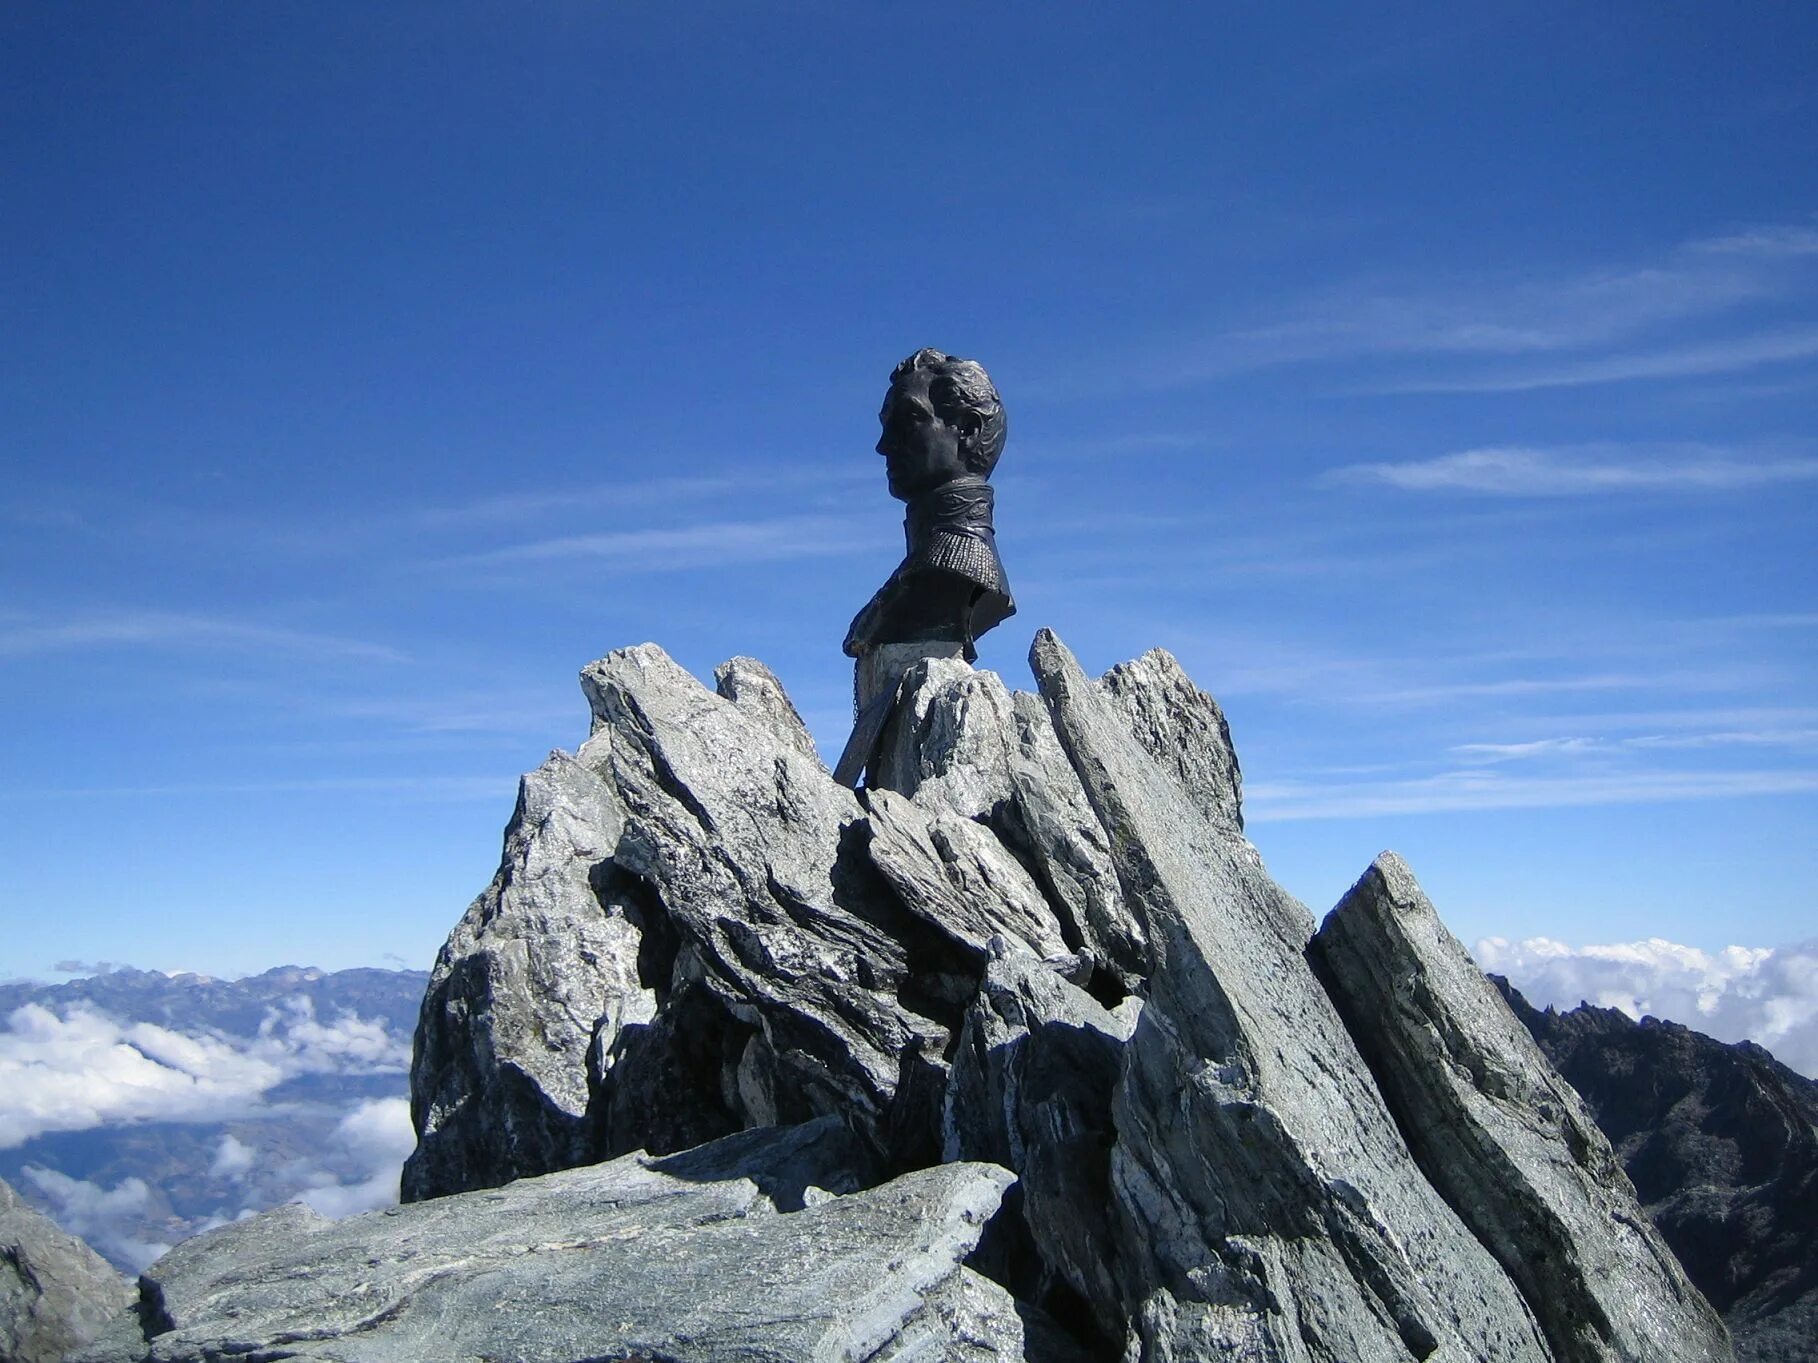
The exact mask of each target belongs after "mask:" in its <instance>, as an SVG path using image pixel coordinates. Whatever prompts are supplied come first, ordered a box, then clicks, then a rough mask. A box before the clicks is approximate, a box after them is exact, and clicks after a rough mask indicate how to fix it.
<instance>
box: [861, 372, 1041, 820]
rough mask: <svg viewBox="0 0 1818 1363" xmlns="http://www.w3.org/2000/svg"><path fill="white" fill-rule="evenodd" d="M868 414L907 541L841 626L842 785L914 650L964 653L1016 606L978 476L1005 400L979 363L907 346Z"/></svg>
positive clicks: (999, 435) (926, 654)
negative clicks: (872, 415) (850, 697)
mask: <svg viewBox="0 0 1818 1363" xmlns="http://www.w3.org/2000/svg"><path fill="white" fill-rule="evenodd" d="M878 421H879V422H880V423H881V424H882V426H883V428H884V429H883V434H882V435H881V436H880V437H879V438H878V442H877V452H878V453H879V454H881V455H883V456H884V461H885V469H886V472H887V474H888V477H889V483H890V495H891V496H892V497H895V498H897V499H898V500H899V501H902V502H906V503H907V504H908V515H906V516H905V517H904V519H903V534H904V539H905V540H906V541H907V552H906V553H905V555H904V557H903V561H902V562H901V563H900V564H898V565H897V569H896V571H895V572H893V573H892V574H890V579H889V581H887V582H885V583H884V585H883V586H882V587H880V588H878V590H877V594H876V595H875V596H873V597H872V598H871V600H870V601H869V602H867V603H866V605H865V608H864V609H863V610H861V611H860V612H859V613H858V616H857V617H856V618H855V619H854V620H853V622H852V628H851V629H849V630H848V631H847V632H846V644H845V649H846V653H847V655H848V656H849V657H852V658H855V659H857V660H858V664H857V678H856V683H855V697H854V699H855V705H854V708H855V710H856V711H857V724H856V726H855V727H854V730H853V734H852V740H851V742H849V743H848V744H847V745H846V752H845V755H844V756H842V757H841V759H840V763H839V767H838V768H837V770H836V772H835V775H836V776H838V777H839V778H840V779H841V780H842V781H844V782H845V783H846V784H847V785H856V784H857V782H858V780H859V777H860V776H861V775H862V774H863V771H864V767H865V764H866V763H868V762H869V761H870V759H871V754H872V751H873V750H874V749H875V747H876V744H877V740H878V737H879V735H880V734H881V733H882V732H883V727H884V723H885V721H886V720H888V718H889V712H890V709H891V706H892V705H893V703H894V701H895V696H896V686H897V683H898V682H899V681H900V680H901V678H902V675H903V672H904V670H905V669H906V668H907V667H908V666H909V665H910V664H911V663H913V662H914V661H916V660H917V659H920V658H931V657H963V658H965V659H966V661H967V662H971V661H973V660H974V659H976V658H977V657H978V650H977V649H976V648H975V647H974V641H975V640H977V638H978V637H979V635H981V634H983V633H984V632H985V631H986V630H988V629H990V628H992V627H993V626H994V625H997V624H998V623H1000V622H1001V621H1003V620H1005V619H1007V618H1009V617H1010V616H1011V615H1013V614H1015V613H1016V603H1015V602H1014V601H1013V600H1012V599H1011V597H1010V584H1009V581H1008V580H1007V579H1006V578H1005V576H1004V565H1003V563H1002V562H1001V561H1000V560H999V559H998V556H997V534H996V531H995V530H994V528H993V526H992V520H991V515H992V504H993V496H994V494H993V492H992V489H991V486H990V484H989V482H988V481H987V480H988V479H989V478H990V477H991V471H992V470H993V469H994V468H996V467H997V460H998V456H999V455H1001V454H1002V453H1003V450H1004V432H1005V426H1004V404H1003V402H1002V400H1001V399H1000V398H999V397H998V394H997V389H996V387H995V386H993V384H992V382H991V376H990V375H989V374H987V373H986V372H985V369H984V366H983V365H981V364H979V363H978V361H976V360H962V359H959V358H957V357H956V356H952V355H947V354H944V353H942V352H941V351H938V350H930V349H923V350H918V351H916V352H915V354H913V355H911V356H910V357H909V358H908V359H906V360H904V361H903V362H902V363H901V364H899V365H897V367H896V368H895V369H894V370H893V371H892V372H891V375H890V390H889V392H888V393H886V394H885V395H884V405H883V409H882V410H881V411H880V412H879V413H878Z"/></svg>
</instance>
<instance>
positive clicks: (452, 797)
mask: <svg viewBox="0 0 1818 1363" xmlns="http://www.w3.org/2000/svg"><path fill="white" fill-rule="evenodd" d="M513 784H514V781H513V779H512V778H509V777H506V776H503V775H500V776H323V777H297V778H278V779H272V780H253V781H233V780H226V781H168V782H151V783H146V784H143V785H115V786H40V787H28V788H19V789H13V790H5V789H0V800H93V799H107V798H113V797H122V796H124V797H128V798H138V797H146V796H154V797H155V796H214V795H317V794H322V795H383V796H386V797H388V798H395V799H407V800H417V801H422V802H427V803H442V802H447V801H463V800H497V799H500V798H501V797H504V796H508V795H509V794H510V792H511V789H512V786H513Z"/></svg>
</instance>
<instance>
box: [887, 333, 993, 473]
mask: <svg viewBox="0 0 1818 1363" xmlns="http://www.w3.org/2000/svg"><path fill="white" fill-rule="evenodd" d="M916 370H924V371H926V372H928V373H929V374H931V375H933V377H932V378H931V379H930V380H929V382H928V399H929V401H930V402H932V403H933V404H934V411H935V415H937V416H938V417H940V419H941V420H942V421H946V422H949V423H952V422H956V421H957V420H958V418H959V415H960V413H962V412H972V413H974V414H975V415H977V417H978V419H979V440H978V447H977V448H976V449H974V450H972V451H969V452H968V453H967V455H966V466H967V467H968V468H970V469H971V470H972V471H973V472H974V473H977V474H983V475H987V476H988V475H989V474H990V472H991V470H992V469H994V468H996V467H997V458H998V456H999V455H1000V454H1002V453H1003V452H1004V436H1005V433H1006V432H1005V426H1004V403H1003V399H1001V398H999V397H998V395H997V388H996V386H995V385H994V384H993V383H992V382H991V376H990V375H989V374H987V373H986V372H985V366H984V365H982V364H980V363H979V362H978V361H977V360H962V359H960V358H959V357H958V356H957V355H949V354H947V353H946V352H945V351H940V350H934V349H931V348H928V347H924V348H923V349H921V350H918V351H916V352H915V354H913V355H911V356H910V357H909V358H908V359H906V360H904V361H903V362H902V363H901V364H899V365H898V366H897V367H896V368H895V369H893V370H891V371H890V382H891V383H892V384H894V383H895V382H896V381H897V380H898V379H900V378H902V377H903V375H905V374H908V373H911V372H914V371H916Z"/></svg>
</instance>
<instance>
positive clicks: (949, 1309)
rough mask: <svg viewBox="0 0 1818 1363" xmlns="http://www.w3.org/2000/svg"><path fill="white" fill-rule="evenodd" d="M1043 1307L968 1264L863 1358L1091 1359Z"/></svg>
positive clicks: (883, 1361)
mask: <svg viewBox="0 0 1818 1363" xmlns="http://www.w3.org/2000/svg"><path fill="white" fill-rule="evenodd" d="M1091 1358H1092V1355H1090V1354H1088V1353H1087V1352H1086V1351H1085V1350H1084V1349H1082V1348H1081V1347H1080V1346H1079V1344H1078V1343H1076V1342H1075V1341H1074V1339H1073V1338H1072V1336H1070V1335H1068V1334H1067V1333H1066V1332H1065V1331H1064V1330H1062V1329H1061V1328H1060V1327H1059V1326H1058V1325H1056V1324H1055V1323H1054V1321H1053V1320H1051V1319H1050V1318H1049V1317H1048V1316H1047V1315H1046V1314H1045V1313H1044V1312H1042V1311H1040V1310H1039V1309H1037V1308H1034V1307H1031V1306H1029V1305H1028V1304H1027V1303H1026V1302H1019V1301H1017V1300H1016V1299H1015V1298H1014V1297H1012V1296H1011V1295H1010V1294H1009V1293H1008V1292H1006V1291H1005V1290H1004V1289H1003V1288H1001V1287H999V1286H998V1285H997V1284H996V1283H994V1282H992V1281H991V1280H990V1279H989V1278H987V1277H985V1276H984V1275H983V1274H980V1273H975V1272H973V1271H972V1270H971V1269H969V1268H961V1269H960V1270H959V1272H957V1273H955V1274H953V1275H952V1276H951V1277H950V1278H948V1279H946V1281H944V1282H943V1283H941V1284H940V1286H938V1287H936V1288H935V1289H934V1290H933V1291H931V1292H929V1293H927V1294H926V1295H925V1296H924V1297H923V1298H922V1300H921V1302H920V1304H919V1305H918V1306H917V1307H916V1309H915V1310H914V1311H912V1312H911V1313H910V1314H909V1316H908V1318H907V1319H905V1320H904V1321H903V1323H902V1325H901V1326H900V1327H899V1328H898V1330H897V1332H896V1334H894V1335H893V1336H892V1337H891V1338H890V1339H889V1340H888V1341H887V1342H886V1343H885V1345H884V1346H883V1348H881V1349H879V1350H878V1351H877V1352H876V1353H875V1354H872V1355H871V1356H870V1357H869V1358H868V1359H866V1360H865V1363H996V1361H997V1360H1008V1359H1015V1360H1018V1361H1019V1363H1020V1361H1021V1360H1024V1359H1027V1360H1029V1363H1090V1360H1091Z"/></svg>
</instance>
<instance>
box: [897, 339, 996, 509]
mask: <svg viewBox="0 0 1818 1363" xmlns="http://www.w3.org/2000/svg"><path fill="white" fill-rule="evenodd" d="M878 421H879V422H881V423H882V425H883V428H884V433H883V434H882V435H881V436H879V437H878V442H877V452H878V453H879V454H881V455H883V456H884V459H885V467H886V468H887V469H888V471H889V478H890V495H891V496H892V497H896V498H899V499H900V500H902V501H905V502H906V501H910V500H911V499H913V498H915V497H918V496H920V495H921V494H922V493H924V492H928V491H931V490H932V489H934V488H937V487H939V486H941V484H943V483H950V482H952V481H953V480H954V479H955V478H959V477H963V476H965V475H967V474H971V475H973V476H975V477H980V478H989V477H990V476H991V470H992V469H994V468H995V467H997V458H998V456H999V455H1000V454H1002V453H1003V452H1004V404H1003V402H1002V401H1001V400H1000V399H999V398H998V395H997V389H996V388H995V387H993V386H992V383H991V376H990V375H989V374H987V373H986V372H985V367H984V366H983V365H981V364H980V363H979V362H978V361H977V360H962V359H959V358H957V357H956V356H953V355H947V354H943V353H942V352H941V351H938V350H928V349H923V350H918V351H916V352H915V354H913V355H911V356H910V357H909V358H908V359H906V360H904V361H903V362H902V363H901V364H899V365H898V366H897V367H896V368H895V369H894V370H892V371H891V374H890V391H889V392H888V393H886V394H885V395H884V406H883V409H882V410H881V411H880V412H879V413H878Z"/></svg>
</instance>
